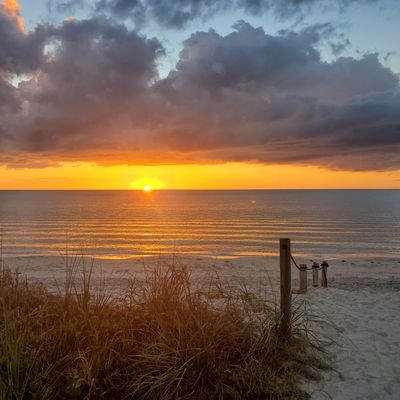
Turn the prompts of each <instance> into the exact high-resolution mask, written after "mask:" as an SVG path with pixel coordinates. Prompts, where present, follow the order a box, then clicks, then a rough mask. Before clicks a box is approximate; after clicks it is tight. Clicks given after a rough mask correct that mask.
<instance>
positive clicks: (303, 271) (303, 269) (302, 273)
mask: <svg viewBox="0 0 400 400" xmlns="http://www.w3.org/2000/svg"><path fill="white" fill-rule="evenodd" d="M299 278H300V279H299V281H300V290H299V293H307V265H306V264H300V270H299Z"/></svg>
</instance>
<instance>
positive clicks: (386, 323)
mask: <svg viewBox="0 0 400 400" xmlns="http://www.w3.org/2000/svg"><path fill="white" fill-rule="evenodd" d="M70 260H71V259H70ZM298 261H299V262H304V263H308V265H310V260H298ZM328 261H329V269H328V288H327V289H323V288H314V287H312V281H311V273H310V272H309V273H308V292H307V294H305V295H294V296H293V297H294V301H295V302H297V303H298V302H305V303H306V307H307V310H308V313H309V316H310V318H311V317H312V319H313V322H312V323H311V327H312V329H313V332H314V333H315V334H316V335H317V336H318V337H320V338H321V339H322V340H325V341H327V342H329V341H332V342H333V343H332V344H331V345H330V346H329V350H330V351H331V353H332V354H333V355H334V357H335V371H331V372H329V373H325V374H324V375H323V379H322V380H321V381H320V382H318V383H316V384H315V383H312V384H307V383H306V385H305V386H306V388H307V390H308V391H309V392H310V393H311V394H312V399H315V400H317V399H335V400H347V399H352V400H357V399H360V400H361V399H363V400H365V399H369V400H373V399H388V400H389V399H393V400H395V399H398V398H399V394H400V361H399V354H400V339H399V331H400V315H399V312H398V311H399V309H400V260H396V259H393V258H392V259H384V258H379V259H368V260H367V259H355V258H352V259H347V260H344V259H343V260H341V259H338V260H328ZM91 262H92V260H90V259H85V264H86V267H89V266H90V264H91ZM171 262H175V263H179V264H183V265H187V266H188V267H189V268H190V271H191V276H192V279H193V282H194V283H199V284H204V283H207V282H209V281H210V280H212V279H215V277H216V275H218V277H219V279H221V280H222V281H223V282H224V283H229V284H233V285H236V284H239V283H243V284H245V285H246V286H247V287H248V288H251V290H253V291H254V292H257V293H261V294H263V295H267V296H269V297H271V298H272V299H275V300H278V299H279V268H278V265H279V260H278V258H277V257H242V258H235V259H223V258H221V259H215V258H208V257H188V256H184V257H180V256H163V257H146V258H132V259H125V260H107V259H98V260H94V274H93V282H94V285H95V286H96V285H97V287H98V288H103V284H104V281H106V282H107V284H106V285H107V288H108V290H118V288H121V287H124V285H125V284H126V283H127V282H128V278H129V277H132V276H136V277H139V278H140V277H141V276H143V273H144V271H145V270H146V269H147V268H151V267H152V266H154V265H156V264H158V263H161V264H163V263H171ZM6 263H7V265H9V266H10V267H12V268H13V269H16V268H17V269H18V270H19V271H20V273H21V274H22V275H26V276H28V277H29V278H30V279H31V280H33V281H37V282H43V283H45V284H46V285H48V286H50V287H52V288H53V289H57V288H58V289H59V290H62V284H63V280H64V279H65V258H63V257H15V258H9V259H6ZM292 285H293V287H294V288H295V287H297V285H298V273H297V270H296V269H295V267H293V268H292ZM99 290H100V289H99Z"/></svg>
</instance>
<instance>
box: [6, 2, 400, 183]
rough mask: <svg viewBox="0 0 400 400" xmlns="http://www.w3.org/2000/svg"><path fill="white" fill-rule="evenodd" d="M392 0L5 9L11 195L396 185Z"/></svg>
mask: <svg viewBox="0 0 400 400" xmlns="http://www.w3.org/2000/svg"><path fill="white" fill-rule="evenodd" d="M399 18H400V3H399V2H398V1H397V0H347V1H344V0H326V1H325V0H322V1H321V0H318V1H317V0H230V1H228V0H82V1H80V0H73V1H71V0H36V1H32V0H20V1H19V2H18V1H16V0H0V189H139V190H141V189H142V188H143V187H144V186H146V185H150V186H151V187H152V188H153V189H283V188H293V189H301V188H304V189H313V188H321V189H328V188H338V189H339V188H400V90H399V77H400V45H399V44H398V38H399V37H400V27H399V24H398V20H399Z"/></svg>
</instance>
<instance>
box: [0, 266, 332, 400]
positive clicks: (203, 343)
mask: <svg viewBox="0 0 400 400" xmlns="http://www.w3.org/2000/svg"><path fill="white" fill-rule="evenodd" d="M77 280H78V281H79V282H77ZM78 283H79V285H78ZM78 286H79V289H78ZM278 326H279V321H278V312H277V309H276V307H275V306H274V305H273V304H270V303H269V302H268V301H266V300H264V299H262V298H259V297H257V296H255V295H254V294H252V293H251V292H250V291H247V290H246V289H244V288H236V289H235V288H232V287H227V286H224V285H223V284H221V283H218V282H217V283H216V284H215V285H213V286H211V287H207V288H205V289H204V288H203V289H196V290H195V289H193V286H192V285H191V282H190V275H189V273H188V271H187V269H186V268H184V267H180V266H179V267H178V266H174V265H170V266H159V267H156V268H154V269H153V270H152V271H151V272H149V273H148V274H147V276H146V278H145V279H144V280H136V281H135V280H132V281H131V282H130V283H129V285H128V288H127V289H126V290H125V291H124V292H123V293H121V294H120V295H118V296H116V295H114V296H109V295H106V294H105V292H102V293H98V292H96V291H94V292H93V291H92V290H91V269H90V268H89V269H88V270H87V271H86V270H85V271H84V273H83V275H82V278H77V275H76V265H75V266H73V267H72V268H71V266H69V268H68V269H67V275H66V282H65V288H64V289H63V293H58V294H54V293H52V292H50V291H49V290H47V289H46V288H45V287H43V286H41V285H37V284H30V283H28V282H27V280H21V277H20V276H19V275H18V274H17V273H13V272H11V271H10V270H9V269H8V268H7V267H3V268H2V270H1V271H0V399H2V400H3V399H4V400H6V399H200V400H202V399H296V400H300V399H307V398H309V396H308V394H307V393H305V392H304V391H303V390H302V389H301V385H300V384H301V382H302V380H304V379H317V378H318V372H319V371H320V370H321V369H322V368H327V364H326V362H325V361H324V360H325V356H324V352H323V350H322V349H321V348H320V347H319V346H318V345H317V344H316V343H314V342H313V341H312V340H311V339H310V336H309V335H307V329H306V324H305V321H304V316H303V315H302V314H301V313H300V314H297V315H295V316H294V321H293V327H292V334H291V336H290V337H286V338H284V337H281V335H280V333H279V329H278Z"/></svg>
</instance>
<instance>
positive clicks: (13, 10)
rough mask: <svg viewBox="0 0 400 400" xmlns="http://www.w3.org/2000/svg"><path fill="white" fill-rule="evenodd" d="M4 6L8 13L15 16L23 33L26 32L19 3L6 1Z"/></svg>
mask: <svg viewBox="0 0 400 400" xmlns="http://www.w3.org/2000/svg"><path fill="white" fill-rule="evenodd" d="M3 5H4V8H5V9H6V10H7V11H8V13H9V14H10V15H12V16H13V18H14V19H15V21H16V22H17V25H18V27H19V28H20V29H21V31H23V30H25V24H24V20H23V18H22V17H21V6H20V5H19V4H18V1H17V0H4V2H3Z"/></svg>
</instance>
